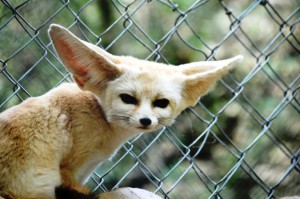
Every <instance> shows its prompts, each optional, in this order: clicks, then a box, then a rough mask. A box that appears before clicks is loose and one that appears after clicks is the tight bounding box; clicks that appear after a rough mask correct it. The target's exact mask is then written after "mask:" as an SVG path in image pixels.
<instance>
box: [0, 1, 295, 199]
mask: <svg viewBox="0 0 300 199" xmlns="http://www.w3.org/2000/svg"><path fill="white" fill-rule="evenodd" d="M299 22H300V5H299V1H297V0H287V1H281V0H245V1H237V0H235V1H234V0H231V1H229V0H152V1H151V0H111V1H109V0H98V1H97V0H89V1H87V0H83V1H76V0H74V1H66V0H53V1H46V0H14V1H8V0H1V4H0V111H3V110H5V109H7V108H9V107H11V106H13V105H15V104H18V103H20V102H21V101H23V100H24V99H26V98H28V97H29V96H37V95H41V94H43V93H45V92H46V91H48V90H49V89H51V88H53V87H55V86H57V85H59V84H61V83H62V82H65V81H72V80H71V79H70V77H69V74H68V72H67V71H66V70H65V69H64V67H63V66H62V65H61V63H60V62H59V60H58V58H57V56H56V55H55V53H54V50H53V47H52V44H51V43H50V40H49V38H48V36H47V29H48V27H49V25H50V24H51V23H59V24H61V25H63V26H65V27H68V28H69V29H70V30H71V31H72V32H74V33H75V34H76V35H78V36H79V37H81V38H82V39H84V40H87V41H89V42H91V43H94V44H96V45H98V46H100V47H102V48H104V49H106V50H107V51H109V52H111V53H113V54H123V55H132V56H135V57H138V58H141V59H147V60H154V61H158V62H165V63H171V64H180V63H186V62H191V61H199V60H214V59H223V58H227V57H230V56H234V55H236V54H242V55H243V56H244V57H245V59H244V61H243V62H242V63H240V64H239V66H238V67H237V68H236V69H235V70H233V71H232V73H230V74H229V75H228V76H226V77H224V78H223V79H222V80H221V81H220V83H218V85H217V86H216V87H215V88H214V89H213V90H212V91H211V92H210V93H209V94H208V95H207V96H205V97H203V98H202V99H201V101H200V102H199V103H198V105H197V106H196V107H194V108H190V109H188V110H186V111H185V112H184V113H183V114H182V115H181V116H180V117H179V118H178V119H177V122H176V124H175V125H173V126H172V127H170V128H164V129H162V130H160V131H159V132H156V133H151V134H145V135H140V136H138V137H136V138H134V139H133V140H130V141H129V142H127V143H126V144H124V146H122V147H121V148H120V150H119V151H118V152H117V153H116V154H115V155H114V156H113V157H112V159H111V160H110V161H107V162H105V163H103V164H102V165H101V166H100V167H99V168H98V169H97V170H96V171H95V173H94V174H93V176H92V177H91V179H90V180H89V182H88V185H89V186H90V187H91V188H92V189H93V190H94V191H95V192H99V193H101V192H104V191H108V190H111V189H115V188H117V187H126V186H130V187H140V188H144V189H147V190H150V191H153V192H155V193H157V194H158V195H160V196H162V197H164V198H171V199H177V198H178V199H183V198H184V199H195V198H230V199H235V198H236V199H240V198H245V199H247V198H255V199H257V198H277V197H278V198H279V197H283V196H287V195H297V194H300V175H299V172H300V164H299V154H300V114H299V113H300V96H299V90H300V56H299V55H300V28H299Z"/></svg>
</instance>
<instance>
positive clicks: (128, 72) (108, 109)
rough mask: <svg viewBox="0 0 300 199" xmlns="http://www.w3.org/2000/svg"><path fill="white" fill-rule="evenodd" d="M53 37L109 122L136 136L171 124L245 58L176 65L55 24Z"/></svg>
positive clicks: (72, 69) (75, 77)
mask: <svg viewBox="0 0 300 199" xmlns="http://www.w3.org/2000/svg"><path fill="white" fill-rule="evenodd" d="M49 34H50V37H51V39H52V41H53V44H54V47H55V49H56V52H57V54H58V55H59V57H60V59H61V61H62V62H63V64H64V65H65V67H66V68H67V69H68V70H69V71H70V72H71V73H72V75H73V78H74V80H75V82H76V83H77V84H78V86H79V87H80V88H81V89H83V90H88V91H91V92H93V93H94V94H95V95H96V96H97V97H98V98H99V100H100V102H101V106H102V107H103V110H104V112H105V115H106V117H107V120H108V122H110V123H113V125H118V126H122V127H124V128H126V129H128V130H130V131H133V132H146V131H153V130H157V129H159V128H161V127H162V126H164V125H171V124H172V123H173V122H174V120H175V118H176V117H177V116H178V115H179V114H180V113H181V111H183V110H184V109H185V108H187V107H189V106H194V105H195V104H196V103H197V101H198V100H199V98H200V97H201V96H203V95H204V94H206V92H207V91H208V90H209V88H211V87H212V85H213V84H214V83H215V82H216V81H217V80H219V79H220V78H221V77H222V75H224V74H226V73H227V72H228V71H229V70H230V68H231V67H230V66H229V65H230V64H231V63H233V62H235V61H238V60H241V59H242V56H236V57H233V58H231V59H226V60H221V61H201V62H194V63H189V64H183V65H179V66H172V65H166V64H162V63H156V62H150V61H145V60H139V59H136V58H133V57H128V56H115V55H112V54H110V53H108V52H106V51H104V50H103V49H101V48H99V47H97V46H95V45H93V44H90V43H87V42H85V41H83V40H80V39H79V38H77V37H76V36H75V35H74V34H72V33H71V32H69V31H68V30H67V29H65V28H63V27H61V26H59V25H51V28H50V30H49Z"/></svg>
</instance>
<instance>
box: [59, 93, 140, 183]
mask: <svg viewBox="0 0 300 199" xmlns="http://www.w3.org/2000/svg"><path fill="white" fill-rule="evenodd" d="M68 97H69V99H68ZM65 100H66V101H68V103H63V104H62V107H63V108H62V109H63V110H62V112H64V113H65V114H67V115H68V117H69V118H70V119H69V121H68V126H69V127H68V131H69V134H70V135H71V137H72V140H70V143H69V144H70V150H69V151H68V153H66V154H64V155H63V158H62V162H61V167H62V169H65V170H66V172H67V173H70V174H71V175H72V176H74V177H75V179H76V181H77V182H79V183H84V181H85V180H86V179H87V177H88V176H89V175H90V174H91V172H92V171H93V170H94V169H95V168H96V167H97V166H98V165H99V164H100V163H101V162H102V161H103V160H106V159H108V158H109V157H110V156H111V155H112V154H113V153H114V152H115V151H116V150H117V149H118V148H119V147H120V146H121V145H122V144H123V143H124V142H125V141H126V140H128V139H130V138H131V137H133V136H134V135H136V134H137V133H138V132H131V131H130V130H128V129H126V128H125V127H122V126H119V124H118V122H117V121H116V122H115V123H109V122H108V121H107V118H106V115H105V112H104V111H103V108H102V106H101V102H99V100H98V99H97V98H96V97H95V96H94V95H93V94H92V93H90V92H84V91H79V92H77V93H76V95H72V96H66V97H65ZM66 104H67V105H69V106H66Z"/></svg>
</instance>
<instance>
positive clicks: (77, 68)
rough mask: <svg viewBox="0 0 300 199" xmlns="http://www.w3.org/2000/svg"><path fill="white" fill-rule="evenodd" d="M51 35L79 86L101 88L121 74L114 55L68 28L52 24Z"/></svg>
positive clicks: (59, 54) (59, 53) (61, 57)
mask: <svg viewBox="0 0 300 199" xmlns="http://www.w3.org/2000/svg"><path fill="white" fill-rule="evenodd" d="M49 35H50V37H51V40H52V42H53V44H54V47H55V50H56V52H57V54H58V56H59V58H60V59H61V61H62V63H63V64H64V66H65V67H66V68H67V70H68V71H70V72H71V73H72V75H73V77H74V80H75V81H76V83H77V84H78V86H79V87H81V88H83V89H87V90H91V89H93V88H96V87H98V88H99V87H100V88H101V87H103V86H105V85H106V84H107V83H108V82H109V81H111V80H113V79H115V78H117V77H118V76H119V75H120V73H121V70H120V69H119V68H118V67H117V65H116V63H115V61H116V60H115V57H114V56H113V55H111V54H109V53H108V52H106V51H104V50H102V49H101V48H99V47H97V46H95V45H93V44H90V43H87V42H85V41H83V40H81V39H79V38H78V37H76V36H75V35H74V34H73V33H71V32H70V31H68V30H67V29H66V28H64V27H62V26H59V25H56V24H52V25H51V26H50V29H49Z"/></svg>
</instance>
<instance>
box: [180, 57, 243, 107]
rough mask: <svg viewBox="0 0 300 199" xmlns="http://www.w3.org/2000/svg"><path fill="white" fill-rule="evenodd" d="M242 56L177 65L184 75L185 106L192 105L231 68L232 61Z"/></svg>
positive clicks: (240, 58) (238, 59)
mask: <svg viewBox="0 0 300 199" xmlns="http://www.w3.org/2000/svg"><path fill="white" fill-rule="evenodd" d="M242 59H243V56H241V55H238V56H236V57H233V58H230V59H225V60H220V61H201V62H194V63H189V64H183V65H180V66H179V70H180V71H181V72H182V73H183V74H184V75H185V80H184V99H185V101H186V105H187V106H194V105H195V104H196V103H197V101H198V100H199V98H200V97H201V96H203V95H205V94H206V93H207V92H208V91H209V89H210V88H211V87H212V86H213V85H214V84H215V83H216V82H217V81H218V80H219V79H220V78H221V77H222V76H223V75H224V74H226V73H227V72H228V71H229V70H230V69H231V68H232V65H231V64H232V63H233V62H236V61H240V60H242Z"/></svg>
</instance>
